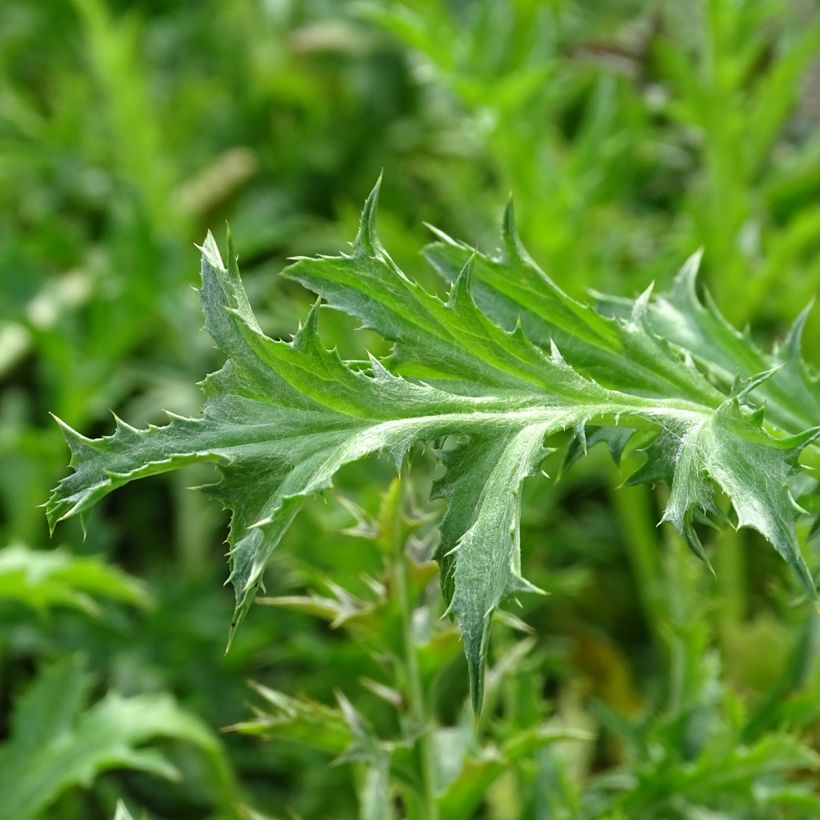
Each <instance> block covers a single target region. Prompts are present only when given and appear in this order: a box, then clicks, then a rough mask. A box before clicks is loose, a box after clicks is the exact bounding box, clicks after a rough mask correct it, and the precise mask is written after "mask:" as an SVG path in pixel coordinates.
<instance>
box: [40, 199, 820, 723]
mask: <svg viewBox="0 0 820 820" xmlns="http://www.w3.org/2000/svg"><path fill="white" fill-rule="evenodd" d="M377 195H378V189H375V190H374V192H373V193H372V194H371V196H370V197H369V198H368V200H367V203H366V205H365V209H364V212H363V215H362V223H361V227H360V230H359V234H358V237H357V239H356V241H355V243H354V245H353V248H352V252H351V253H348V254H339V255H338V256H333V257H320V258H303V259H299V260H297V261H296V262H295V263H294V264H292V265H291V266H290V267H289V268H288V269H287V270H286V271H285V275H286V276H288V277H290V278H292V279H295V280H296V281H299V282H301V283H302V284H303V285H304V286H305V287H307V288H309V289H310V290H312V291H313V292H314V293H316V295H317V296H318V297H319V299H320V302H317V304H316V305H315V306H314V308H313V309H312V310H311V312H310V314H309V316H308V318H307V320H306V322H305V324H304V325H303V326H301V327H300V328H299V330H298V331H297V333H296V335H295V336H294V338H293V340H292V341H291V342H282V341H274V340H273V339H270V338H268V337H267V336H266V335H265V334H264V333H263V332H262V330H261V328H260V327H259V324H258V322H257V321H256V319H255V317H254V314H253V311H252V310H251V307H250V305H249V303H248V300H247V297H246V295H245V292H244V290H243V288H242V284H241V281H240V277H239V271H238V267H237V262H236V257H235V254H234V251H233V248H232V246H231V242H230V238H229V240H228V248H227V252H228V264H227V265H226V264H225V263H224V262H223V261H222V257H221V256H220V253H219V251H218V249H217V246H216V243H215V241H214V239H213V237H212V236H211V235H210V234H209V235H208V237H207V238H206V240H205V242H204V243H203V246H202V289H201V297H202V304H203V310H204V313H205V325H206V328H207V330H208V332H209V333H210V334H211V335H212V336H213V338H214V341H215V342H216V344H217V346H218V347H219V348H220V350H222V352H223V353H224V354H225V356H226V358H227V361H226V364H225V365H224V367H223V368H222V369H221V370H219V371H218V372H217V373H215V374H212V375H211V376H209V377H208V378H207V379H206V381H205V382H204V385H203V390H204V393H205V405H204V410H203V414H202V417H201V418H198V419H187V418H180V417H172V418H171V421H170V423H169V424H168V425H167V426H165V427H149V428H148V429H146V430H141V431H138V430H134V429H133V428H131V427H129V426H128V425H126V424H124V423H122V422H118V423H117V427H116V430H115V432H114V433H113V434H112V435H111V436H109V437H106V438H102V439H97V440H93V441H92V440H89V439H86V438H84V437H83V436H81V435H79V434H78V433H76V432H74V431H73V430H71V429H70V428H68V427H66V426H64V430H65V432H66V437H67V439H68V442H69V445H70V447H71V450H72V462H71V463H72V467H73V469H74V472H73V473H72V474H71V475H69V476H68V477H67V478H65V479H63V481H62V482H60V484H59V485H58V486H57V488H56V489H55V490H54V492H53V494H52V496H51V498H50V499H49V502H48V505H47V513H48V517H49V521H50V523H51V525H52V527H53V526H54V524H55V523H56V522H57V521H58V520H60V519H62V518H67V517H70V516H72V515H76V514H78V513H81V512H83V511H84V510H86V509H88V507H90V506H91V505H92V504H94V503H95V502H96V501H98V500H99V499H100V498H102V497H103V496H105V495H106V494H107V493H109V492H111V491H112V490H114V489H115V488H116V487H118V486H121V485H122V484H124V483H126V482H128V481H131V480H133V479H135V478H141V477H143V476H147V475H151V474H154V473H159V472H164V471H167V470H173V469H176V468H178V467H181V466H183V465H185V464H189V463H193V462H213V463H214V464H216V465H217V466H218V468H219V470H220V472H221V474H222V480H221V482H220V483H219V484H218V485H217V486H216V487H214V488H212V489H211V492H212V493H213V494H214V495H215V496H216V497H217V498H218V499H219V500H220V501H221V502H222V503H223V504H224V505H225V506H226V507H227V508H229V509H230V510H231V512H232V518H231V527H230V535H229V543H230V553H229V564H230V580H231V582H232V583H233V585H234V588H235V591H236V615H235V618H234V623H233V625H232V633H233V630H235V629H236V626H237V625H238V623H239V622H240V621H241V619H242V618H243V617H244V616H245V615H246V613H247V611H248V609H249V607H250V605H251V603H252V602H253V599H254V596H255V594H256V591H257V589H258V588H259V586H260V584H261V583H262V577H263V573H264V570H265V567H266V566H267V564H268V562H269V559H270V557H271V554H272V552H273V550H274V549H275V548H276V546H277V545H278V544H279V542H280V541H281V540H282V537H283V536H284V533H285V531H286V530H287V528H288V526H289V525H290V523H291V521H292V520H293V518H294V516H295V515H296V514H297V512H298V510H299V507H300V505H301V503H302V501H303V500H304V499H305V498H306V497H308V496H311V495H314V494H316V493H318V492H321V491H322V490H324V489H326V488H328V487H330V486H331V484H332V481H333V477H334V475H335V474H336V472H337V471H338V470H339V469H340V468H341V467H342V466H344V465H345V464H348V463H350V462H353V461H356V460H358V459H361V458H363V457H365V456H371V455H378V454H383V455H386V456H388V457H389V458H391V459H392V460H393V461H394V462H395V463H396V465H399V466H400V465H401V464H402V463H403V462H404V460H405V458H406V456H407V454H408V452H409V451H410V450H411V449H412V448H413V447H415V446H416V445H433V446H437V447H439V449H438V451H437V453H438V456H439V458H440V460H441V462H442V463H443V465H444V467H445V469H446V473H445V475H444V477H443V478H442V479H441V480H440V481H439V482H438V483H437V485H436V487H435V492H436V493H437V494H438V495H439V496H441V497H443V498H445V499H446V500H447V502H448V509H447V512H446V515H445V517H444V519H443V521H442V524H441V545H440V548H439V551H438V560H439V562H440V566H441V577H442V587H443V591H444V596H445V599H446V601H447V604H448V607H449V610H448V611H449V613H450V615H451V616H452V617H454V618H455V620H456V621H457V623H458V626H459V628H460V630H461V634H462V636H463V640H464V648H465V652H466V655H467V660H468V665H469V669H470V681H471V688H472V695H473V703H474V706H475V708H476V710H478V709H480V707H481V700H482V677H483V670H484V665H485V662H486V655H487V642H488V634H489V625H490V621H491V617H492V613H493V611H494V610H495V609H496V607H498V606H499V605H500V604H501V603H502V602H503V601H504V600H505V599H506V598H508V597H509V596H511V595H515V594H517V593H523V592H532V591H535V589H534V587H532V585H530V584H529V583H528V582H527V581H525V580H524V579H523V578H522V576H521V554H520V538H519V518H520V493H521V486H522V483H523V481H524V479H525V478H526V477H527V476H530V475H532V474H533V473H535V472H536V471H537V469H538V467H539V465H540V463H541V461H542V460H543V458H544V457H545V456H546V454H547V453H548V446H549V444H548V442H549V439H550V437H551V436H552V435H553V434H555V433H558V432H559V431H563V430H571V431H573V432H574V433H575V435H576V439H577V440H579V441H583V440H584V438H585V431H586V430H587V429H589V431H590V441H592V442H593V443H594V441H595V440H606V441H609V442H610V444H611V446H613V449H614V452H616V453H619V452H620V449H622V447H623V446H624V444H625V443H626V441H627V439H628V438H629V434H630V432H631V431H635V430H642V431H653V432H654V434H655V436H654V439H653V440H652V442H651V443H650V444H649V446H648V447H647V448H646V459H647V460H646V463H645V465H644V467H643V468H642V469H640V470H639V471H638V472H637V473H635V474H634V475H633V476H632V479H631V480H632V481H633V482H634V481H650V482H655V481H660V480H664V481H668V482H669V483H670V485H671V495H670V500H669V505H668V507H667V509H666V511H665V513H664V520H665V521H668V522H670V523H671V524H672V525H674V526H675V527H676V528H677V529H678V530H679V531H680V532H681V534H682V535H683V536H684V537H685V538H686V540H687V542H688V543H689V544H690V546H691V547H692V548H693V550H694V551H695V552H696V554H698V555H699V556H700V557H704V558H705V554H704V551H703V549H702V547H701V545H700V542H699V541H698V540H697V535H696V534H695V532H694V529H693V526H692V522H693V520H695V519H696V518H699V517H702V516H704V515H705V516H710V515H711V516H713V517H715V518H720V517H721V516H720V513H719V509H718V504H717V501H716V494H717V493H719V492H723V493H725V495H726V496H727V497H728V498H729V500H730V501H731V503H732V505H733V507H734V510H735V513H736V516H737V521H738V525H739V526H747V527H753V528H755V529H757V530H759V531H760V532H761V533H762V534H763V535H764V536H765V537H766V538H767V539H768V540H769V541H770V542H771V543H772V545H773V546H774V547H775V549H776V550H777V551H778V552H779V553H780V554H781V555H782V556H783V557H784V558H785V559H786V561H788V563H789V564H790V565H791V566H792V567H793V569H794V570H795V572H796V574H797V576H798V578H799V580H800V581H801V583H802V585H803V587H804V588H805V590H806V592H807V593H808V594H809V595H811V596H814V595H815V586H814V583H813V580H812V576H811V573H810V571H809V569H808V567H807V566H806V564H805V562H804V560H803V557H802V554H801V551H800V546H799V544H798V541H797V535H796V519H797V516H798V515H799V514H800V510H799V508H797V505H796V504H795V503H794V501H793V499H792V497H791V495H790V492H789V484H790V479H791V478H792V476H793V474H794V473H795V472H796V471H797V470H798V466H797V456H798V455H799V453H800V451H801V449H802V448H803V447H805V446H807V445H808V444H809V442H810V441H811V440H812V439H813V437H814V436H815V435H816V431H814V430H812V429H808V430H806V429H804V428H811V426H812V425H815V424H817V423H818V421H820V418H818V415H812V414H813V412H814V411H812V410H811V409H810V407H811V406H814V405H811V406H810V407H809V412H808V416H809V418H808V419H806V418H803V416H806V415H807V414H806V412H805V409H804V410H803V411H801V414H798V415H800V418H798V416H797V415H795V414H794V413H791V414H789V413H788V412H779V413H778V414H777V417H776V418H775V419H774V423H771V421H770V420H768V418H767V420H766V421H765V423H764V418H763V413H764V411H763V408H756V407H754V406H752V405H751V404H750V400H751V399H750V394H754V395H757V394H758V393H761V392H762V391H764V390H771V385H773V384H774V383H775V382H776V380H777V379H778V378H780V379H782V378H783V376H781V375H780V374H781V373H783V372H784V371H787V370H788V371H789V372H792V373H795V374H797V375H796V376H793V378H800V379H801V380H802V383H803V385H804V387H805V389H806V390H808V391H814V393H813V394H812V395H813V396H814V398H813V401H814V400H816V399H817V397H816V396H815V395H814V394H815V393H816V392H817V382H816V381H812V378H811V377H810V376H809V375H808V374H807V371H806V370H805V367H804V365H803V364H802V361H801V360H800V357H799V345H798V344H797V342H796V341H795V339H796V338H797V337H799V325H798V326H797V329H796V330H795V332H794V334H793V335H792V337H790V340H789V341H788V343H787V344H786V345H785V346H784V348H783V350H782V351H781V353H779V354H778V356H779V359H777V360H775V359H776V358H777V357H774V358H773V357H764V356H762V354H759V352H758V351H756V349H754V348H752V346H751V343H750V342H749V341H748V340H747V339H745V337H741V336H737V335H734V331H731V333H730V332H729V330H727V327H728V326H726V325H725V322H721V321H718V320H717V318H715V317H717V316H718V315H719V314H717V313H716V309H714V308H712V307H708V308H707V307H704V306H703V305H701V303H700V302H697V301H695V302H693V301H692V300H691V299H689V298H688V297H687V299H688V300H684V299H683V297H682V296H680V294H678V295H674V294H673V295H672V296H668V297H664V298H662V299H658V298H654V297H653V296H652V293H651V291H647V292H646V293H645V294H643V295H642V296H641V297H640V298H639V299H637V300H636V301H635V302H634V303H633V304H632V305H631V307H630V308H629V310H628V311H626V312H625V313H624V315H623V316H621V317H620V318H619V317H615V318H613V317H609V316H605V315H603V314H601V313H598V312H596V311H595V310H594V309H593V308H591V307H590V306H588V305H585V304H583V303H581V302H578V301H576V300H574V299H571V298H570V297H569V296H568V295H566V294H565V293H564V292H563V291H562V290H561V289H560V288H559V287H558V286H557V285H556V284H555V283H554V282H553V281H552V280H551V279H550V278H549V277H548V276H546V274H544V273H543V272H542V271H541V270H540V269H539V268H538V267H537V265H536V264H535V263H534V262H533V261H532V260H531V259H530V257H529V256H528V255H527V253H526V251H525V250H524V249H523V246H522V244H521V241H520V239H519V238H518V237H517V235H516V234H515V227H514V218H513V214H512V210H511V209H510V210H508V211H507V214H506V216H505V220H504V228H503V233H502V251H501V253H500V254H499V255H498V256H495V257H493V256H488V255H485V254H481V253H478V252H476V251H475V250H474V249H472V248H470V247H469V246H467V245H465V244H463V243H459V242H456V241H455V240H452V239H450V238H449V237H446V236H445V235H444V234H441V233H438V241H437V242H436V243H434V244H433V245H432V246H430V247H428V249H427V251H426V255H427V258H428V259H429V260H430V261H431V262H432V263H433V265H434V267H435V268H436V269H437V270H438V271H439V272H440V273H441V274H442V275H443V276H444V277H445V279H447V280H448V281H449V283H450V292H449V294H448V297H447V298H446V299H439V298H438V297H437V296H435V295H433V294H431V293H429V292H427V291H426V290H424V288H422V287H421V286H420V285H419V284H418V283H417V282H415V281H414V280H413V279H412V278H410V277H408V276H407V275H406V274H405V273H404V272H403V271H402V270H400V269H399V268H398V266H397V265H396V264H395V262H394V261H393V260H392V259H391V258H390V256H389V254H388V253H387V251H386V250H385V249H384V248H383V246H382V245H381V243H380V241H379V239H378V236H377V234H376V227H375V214H376V200H377ZM687 276H690V274H687ZM676 287H677V288H679V287H683V286H682V285H680V284H679V285H676ZM687 287H689V286H688V285H687ZM669 305H674V306H675V308H674V310H675V311H676V313H675V316H678V314H680V316H679V317H678V318H676V319H675V322H674V323H673V322H672V320H671V318H670V315H671V314H670V310H671V309H670V308H668V306H669ZM321 306H326V307H327V308H331V309H335V310H340V311H343V312H345V313H347V314H348V315H350V316H353V317H355V318H357V319H358V320H360V321H361V322H362V324H363V325H364V326H365V327H367V328H370V329H372V330H375V331H376V332H378V333H379V334H381V335H382V336H383V337H385V338H386V339H388V340H390V341H391V342H392V343H393V351H392V353H391V355H390V356H389V357H387V359H386V360H384V361H379V360H377V359H375V358H373V357H371V360H370V367H369V368H368V369H366V370H362V369H361V368H360V367H354V366H352V365H351V364H350V363H348V362H345V361H343V360H342V359H341V358H340V357H339V355H338V354H337V353H336V352H335V351H332V350H327V349H326V348H325V347H324V346H323V345H322V343H321V341H320V339H319V335H318V332H317V326H318V321H319V314H320V307H321ZM703 311H715V312H710V313H709V314H708V315H709V317H712V318H710V319H709V321H705V320H704V317H703ZM693 312H694V314H695V315H690V314H692V313H693ZM687 322H688V323H689V324H688V325H687V324H686V323H687ZM672 325H674V327H673V326H672ZM684 326H686V327H691V328H696V329H697V333H698V334H700V336H701V337H702V338H703V339H704V340H705V341H704V344H705V343H706V341H710V344H711V345H712V347H709V348H706V347H704V349H703V350H701V349H700V348H698V347H697V346H695V345H692V355H694V356H695V357H696V358H697V359H698V362H699V363H700V364H701V367H702V368H703V369H700V368H699V367H698V366H697V365H696V364H695V362H694V361H693V359H692V356H690V355H689V354H688V353H687V352H686V351H684V350H683V349H682V346H681V345H682V342H683V340H684V338H683V335H682V331H681V327H684ZM666 327H668V328H669V333H668V334H667V333H665V332H664V328H666ZM676 328H677V329H676ZM692 332H693V333H694V330H693V331H692ZM709 334H711V336H710V335H709ZM713 337H714V338H713ZM741 347H742V351H741V350H740V348H741ZM746 348H748V350H747V349H746ZM750 350H752V351H754V352H752V353H750V352H749V351H750ZM732 351H736V352H737V351H740V352H738V355H737V357H736V358H737V362H736V367H734V372H735V373H739V374H740V375H741V376H742V377H743V378H752V379H754V377H756V376H757V375H758V374H759V373H761V372H762V371H770V370H772V368H773V367H776V366H778V365H780V366H781V367H780V370H778V371H777V372H775V373H773V374H767V375H768V376H770V377H769V378H768V380H766V381H760V382H759V383H758V382H754V381H753V382H746V383H744V384H745V386H744V387H741V388H739V390H736V391H734V392H733V390H732V388H731V386H729V385H728V384H726V385H724V384H723V381H722V380H721V379H720V378H718V379H715V377H714V372H713V371H717V370H718V369H720V368H722V371H721V372H722V373H724V374H725V373H728V372H729V370H730V369H731V367H730V366H729V359H728V358H727V357H730V354H731V353H732ZM741 352H742V353H743V355H740V353H741ZM710 357H712V358H713V359H714V360H715V361H714V362H713V361H711V359H710ZM731 361H734V359H732V360H731ZM757 364H761V365H762V366H761V367H759V368H756V369H755V368H754V367H752V365H755V366H756V365H757ZM750 368H751V369H750ZM790 378H792V377H790ZM716 385H722V386H716ZM784 407H785V405H784ZM786 410H788V407H786ZM803 421H808V423H807V424H803V423H802V422H803ZM650 435H651V433H650ZM442 442H443V444H442ZM581 449H583V448H581ZM576 456H577V453H573V455H572V457H573V458H574V457H576Z"/></svg>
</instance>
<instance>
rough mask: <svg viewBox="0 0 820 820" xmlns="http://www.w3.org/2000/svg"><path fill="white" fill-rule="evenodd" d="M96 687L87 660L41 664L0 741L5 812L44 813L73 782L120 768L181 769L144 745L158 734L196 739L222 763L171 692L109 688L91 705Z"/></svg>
mask: <svg viewBox="0 0 820 820" xmlns="http://www.w3.org/2000/svg"><path fill="white" fill-rule="evenodd" d="M90 688H91V681H90V678H89V676H88V674H87V673H86V672H85V670H84V669H83V667H82V664H81V663H79V662H78V661H76V659H74V658H68V659H64V660H62V661H60V662H58V663H57V664H54V665H53V666H51V667H49V668H48V669H46V670H45V671H44V672H42V673H41V674H40V675H39V677H37V678H36V680H35V681H34V683H33V684H32V685H31V687H30V688H29V690H28V691H27V692H26V693H25V695H23V697H22V698H21V699H20V700H19V702H18V703H17V705H16V708H15V710H14V712H13V714H12V721H11V736H10V738H9V739H8V740H7V741H6V742H5V743H4V744H2V745H0V794H2V795H3V812H4V813H5V814H6V816H7V817H14V818H17V820H27V818H34V817H39V816H41V814H42V812H43V810H44V809H46V808H48V806H50V805H51V804H52V803H53V802H54V800H56V799H57V798H58V797H59V796H60V795H61V794H62V793H63V792H64V791H66V790H67V789H69V788H71V787H72V786H89V785H90V784H91V782H92V781H93V779H94V778H95V777H96V776H97V775H98V774H99V773H101V772H104V771H108V770H110V769H114V768H127V769H136V770H140V771H145V772H151V773H153V774H156V775H159V776H160V777H170V778H174V777H176V776H177V771H176V769H175V768H174V766H173V765H172V764H171V763H170V761H168V760H167V759H166V758H165V757H164V756H163V755H161V754H160V753H159V752H158V751H156V750H154V749H150V748H145V747H146V744H148V743H150V742H152V741H154V740H156V739H159V738H174V739H177V740H181V741H184V742H187V743H192V744H194V745H196V746H198V747H199V748H201V749H202V750H203V751H204V752H205V753H206V754H207V755H209V756H210V757H211V758H212V759H213V761H214V763H215V764H216V766H218V767H219V768H223V766H224V763H223V761H222V757H221V751H220V749H219V745H218V743H217V741H216V739H215V738H214V737H213V735H212V734H211V733H210V732H209V731H208V729H207V728H206V727H205V726H203V725H202V724H201V723H200V722H199V721H198V720H197V719H196V718H195V717H194V716H193V715H191V714H189V713H187V712H185V711H183V710H182V709H180V708H179V706H177V705H176V703H175V702H174V701H173V700H172V699H171V698H170V697H169V696H167V695H139V696H135V697H131V698H123V697H121V696H120V695H117V694H115V693H109V694H108V695H106V697H105V698H103V700H101V701H99V702H97V703H95V704H94V705H93V706H91V707H90V708H87V709H86V708H84V707H85V702H86V700H87V698H88V695H89V692H90Z"/></svg>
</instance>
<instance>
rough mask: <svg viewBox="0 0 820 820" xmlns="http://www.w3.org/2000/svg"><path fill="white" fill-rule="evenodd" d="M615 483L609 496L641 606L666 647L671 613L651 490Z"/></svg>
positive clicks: (657, 639) (662, 646) (654, 632)
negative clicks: (665, 625) (654, 521)
mask: <svg viewBox="0 0 820 820" xmlns="http://www.w3.org/2000/svg"><path fill="white" fill-rule="evenodd" d="M616 483H617V481H616V477H615V476H613V480H612V481H611V482H610V489H609V497H610V500H611V503H612V504H613V506H614V508H615V510H616V511H617V513H618V518H619V520H620V523H621V527H622V529H623V533H624V537H625V540H626V547H627V555H628V557H629V562H630V564H631V565H632V573H633V575H634V578H635V586H636V587H637V591H638V596H639V598H640V601H641V608H642V609H643V612H644V618H645V619H646V623H647V626H648V628H649V630H650V632H651V633H652V637H653V638H654V640H655V642H656V645H657V646H658V648H660V649H661V650H666V649H667V648H668V641H667V639H665V638H664V636H663V634H662V629H663V624H665V623H667V622H668V620H669V612H668V608H667V605H666V601H665V597H664V593H663V588H662V575H663V572H662V569H661V563H660V558H659V551H660V545H659V544H658V532H657V529H656V527H654V526H653V525H652V523H651V522H652V521H653V518H654V517H655V513H654V511H653V510H652V504H651V497H650V494H649V490H648V488H647V487H615V484H616Z"/></svg>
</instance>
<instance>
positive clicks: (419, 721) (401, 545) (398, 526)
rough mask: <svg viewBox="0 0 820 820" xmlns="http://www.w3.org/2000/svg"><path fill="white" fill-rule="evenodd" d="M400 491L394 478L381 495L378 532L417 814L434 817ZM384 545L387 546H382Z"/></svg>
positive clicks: (430, 753) (435, 809)
mask: <svg viewBox="0 0 820 820" xmlns="http://www.w3.org/2000/svg"><path fill="white" fill-rule="evenodd" d="M403 500H404V499H403V493H402V485H401V480H400V479H395V480H394V481H393V483H392V484H391V486H390V488H389V489H388V491H387V495H386V496H385V500H384V504H383V507H382V532H383V533H384V535H386V536H387V538H388V539H389V542H390V544H389V546H390V552H391V554H392V576H393V584H394V588H395V592H396V598H397V601H398V604H399V611H400V613H401V627H402V654H403V658H402V660H403V666H404V676H405V681H406V686H407V701H408V706H409V713H410V720H411V723H412V726H411V729H412V732H413V734H416V733H417V737H418V742H417V751H418V757H419V783H420V786H421V789H420V791H421V793H420V800H421V803H420V815H419V816H420V817H421V818H422V820H438V816H439V813H438V803H437V801H436V784H435V757H434V755H435V750H434V748H433V743H432V740H433V738H432V724H431V720H430V714H429V711H428V709H427V705H426V703H425V697H424V682H423V680H422V677H421V669H420V667H419V659H418V653H417V652H416V640H415V636H414V635H413V601H412V600H411V596H410V583H409V579H408V572H407V570H408V560H409V559H408V558H407V554H406V552H405V538H404V527H403V514H404V509H403V508H404V504H403ZM385 546H387V545H385Z"/></svg>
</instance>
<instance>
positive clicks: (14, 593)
mask: <svg viewBox="0 0 820 820" xmlns="http://www.w3.org/2000/svg"><path fill="white" fill-rule="evenodd" d="M96 598H102V599H107V600H111V601H121V602H123V603H129V604H136V605H139V606H145V605H146V604H147V603H148V602H149V600H150V599H149V597H148V595H147V593H146V591H145V588H144V587H143V585H142V584H140V583H139V582H138V581H136V580H135V579H134V578H131V577H130V576H128V575H126V574H125V573H123V572H121V571H120V570H118V569H116V568H115V567H109V566H106V565H105V564H104V563H102V562H101V561H99V560H97V559H96V558H79V557H76V556H73V555H70V554H68V553H66V552H63V551H61V550H53V551H52V552H37V551H35V550H30V549H28V548H27V547H23V546H20V545H13V546H10V547H5V548H4V549H2V550H0V601H2V600H12V601H19V602H20V603H22V604H25V605H26V606H29V607H31V608H32V609H35V610H37V611H38V612H42V613H44V612H46V611H47V610H49V609H50V608H52V607H55V606H67V607H72V608H74V609H79V610H82V611H83V612H85V613H87V614H90V615H95V614H98V612H99V607H98V605H97V602H96V600H95V599H96Z"/></svg>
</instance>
